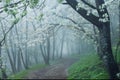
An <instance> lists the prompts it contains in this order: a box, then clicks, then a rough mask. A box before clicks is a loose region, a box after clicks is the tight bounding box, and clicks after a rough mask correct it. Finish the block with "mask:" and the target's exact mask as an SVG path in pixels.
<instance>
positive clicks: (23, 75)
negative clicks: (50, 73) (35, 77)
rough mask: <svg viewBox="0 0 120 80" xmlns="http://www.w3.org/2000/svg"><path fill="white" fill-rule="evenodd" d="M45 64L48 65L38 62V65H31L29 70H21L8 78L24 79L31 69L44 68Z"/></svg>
mask: <svg viewBox="0 0 120 80" xmlns="http://www.w3.org/2000/svg"><path fill="white" fill-rule="evenodd" d="M45 66H46V65H45V64H38V65H35V66H32V67H30V68H29V69H27V70H23V71H21V72H19V73H17V74H14V75H11V76H9V78H8V79H24V77H25V76H26V75H27V74H28V73H30V72H31V71H33V70H37V69H40V68H43V67H45Z"/></svg>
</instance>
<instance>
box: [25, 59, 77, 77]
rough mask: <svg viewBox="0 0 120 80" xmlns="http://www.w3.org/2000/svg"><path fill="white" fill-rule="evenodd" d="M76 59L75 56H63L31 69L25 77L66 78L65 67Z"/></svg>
mask: <svg viewBox="0 0 120 80" xmlns="http://www.w3.org/2000/svg"><path fill="white" fill-rule="evenodd" d="M77 60H78V59H76V58H63V59H62V60H60V61H59V62H58V63H55V64H52V65H50V66H47V67H45V68H43V69H40V70H36V71H32V72H31V73H29V74H28V75H27V76H26V77H25V79H66V78H67V69H68V68H69V66H70V65H72V64H73V63H74V62H76V61H77Z"/></svg>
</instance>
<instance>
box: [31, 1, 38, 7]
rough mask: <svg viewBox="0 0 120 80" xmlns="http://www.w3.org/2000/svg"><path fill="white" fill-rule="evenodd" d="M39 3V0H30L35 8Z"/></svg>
mask: <svg viewBox="0 0 120 80" xmlns="http://www.w3.org/2000/svg"><path fill="white" fill-rule="evenodd" d="M38 3H39V0H30V7H31V8H34V7H35V6H36V5H37V4H38Z"/></svg>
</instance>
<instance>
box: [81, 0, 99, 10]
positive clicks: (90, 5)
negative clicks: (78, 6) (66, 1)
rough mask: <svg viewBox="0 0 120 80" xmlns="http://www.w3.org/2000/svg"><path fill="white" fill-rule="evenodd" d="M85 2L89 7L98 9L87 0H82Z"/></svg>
mask: <svg viewBox="0 0 120 80" xmlns="http://www.w3.org/2000/svg"><path fill="white" fill-rule="evenodd" d="M81 1H82V2H83V3H85V4H86V5H88V6H89V7H91V8H93V9H97V8H96V7H95V6H93V5H92V4H90V3H88V2H87V1H85V0H81Z"/></svg>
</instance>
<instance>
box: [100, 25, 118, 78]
mask: <svg viewBox="0 0 120 80" xmlns="http://www.w3.org/2000/svg"><path fill="white" fill-rule="evenodd" d="M99 31H100V33H99V35H100V36H99V37H100V47H101V52H102V53H101V57H102V59H103V61H104V64H105V66H106V68H107V70H108V72H109V75H110V78H111V79H117V76H116V74H117V73H118V71H119V70H118V66H117V63H116V62H115V60H114V56H113V54H112V48H111V37H110V26H105V25H102V26H101V28H100V29H99Z"/></svg>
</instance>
